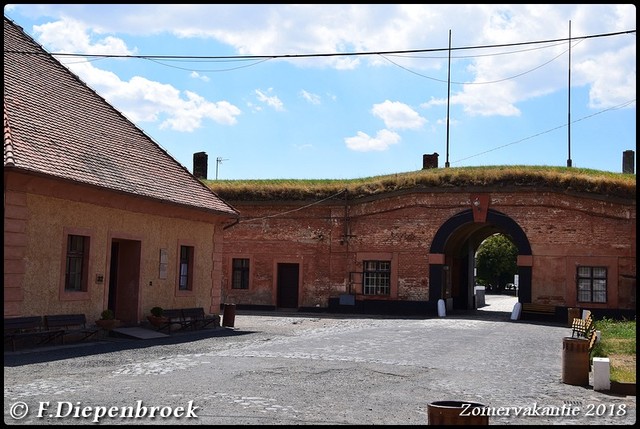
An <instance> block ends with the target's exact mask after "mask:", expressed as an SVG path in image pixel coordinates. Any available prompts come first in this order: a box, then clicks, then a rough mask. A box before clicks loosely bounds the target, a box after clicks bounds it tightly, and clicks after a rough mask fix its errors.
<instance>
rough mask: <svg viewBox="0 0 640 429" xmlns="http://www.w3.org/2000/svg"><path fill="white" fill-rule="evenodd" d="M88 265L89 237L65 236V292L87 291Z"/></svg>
mask: <svg viewBox="0 0 640 429" xmlns="http://www.w3.org/2000/svg"><path fill="white" fill-rule="evenodd" d="M88 263H89V237H86V236H83V235H71V234H69V235H68V236H67V263H66V268H65V277H64V290H65V291H66V292H83V291H86V290H87V283H88V282H87V279H88Z"/></svg>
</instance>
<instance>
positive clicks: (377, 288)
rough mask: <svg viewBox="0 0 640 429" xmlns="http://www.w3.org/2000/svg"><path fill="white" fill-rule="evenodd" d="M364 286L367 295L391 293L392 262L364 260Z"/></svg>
mask: <svg viewBox="0 0 640 429" xmlns="http://www.w3.org/2000/svg"><path fill="white" fill-rule="evenodd" d="M362 277H363V278H362V286H363V293H364V294H365V295H389V293H390V285H391V262H389V261H364V262H363V273H362Z"/></svg>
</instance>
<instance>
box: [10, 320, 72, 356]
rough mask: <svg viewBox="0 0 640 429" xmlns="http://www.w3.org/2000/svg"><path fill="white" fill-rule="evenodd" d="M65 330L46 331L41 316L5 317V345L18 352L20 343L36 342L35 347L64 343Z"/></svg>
mask: <svg viewBox="0 0 640 429" xmlns="http://www.w3.org/2000/svg"><path fill="white" fill-rule="evenodd" d="M63 336H64V330H63V329H46V327H45V325H44V323H43V320H42V317H41V316H23V317H8V318H7V317H5V319H4V343H5V345H7V344H10V345H11V350H12V351H15V350H16V344H17V343H18V342H19V341H25V342H26V341H28V340H33V341H35V345H36V346H38V345H43V344H47V343H51V342H53V341H56V340H59V341H60V343H62V341H63Z"/></svg>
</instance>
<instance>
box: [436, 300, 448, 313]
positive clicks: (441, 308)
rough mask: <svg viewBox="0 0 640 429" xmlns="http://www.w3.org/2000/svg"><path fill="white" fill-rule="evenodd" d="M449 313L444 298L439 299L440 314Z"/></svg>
mask: <svg viewBox="0 0 640 429" xmlns="http://www.w3.org/2000/svg"><path fill="white" fill-rule="evenodd" d="M446 315H447V311H446V310H445V304H444V299H439V300H438V316H439V317H444V316H446Z"/></svg>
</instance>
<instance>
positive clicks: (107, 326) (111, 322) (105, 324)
mask: <svg viewBox="0 0 640 429" xmlns="http://www.w3.org/2000/svg"><path fill="white" fill-rule="evenodd" d="M96 326H98V327H100V328H102V329H104V330H106V331H111V330H112V329H115V328H117V327H119V326H120V320H118V319H98V320H96Z"/></svg>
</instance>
